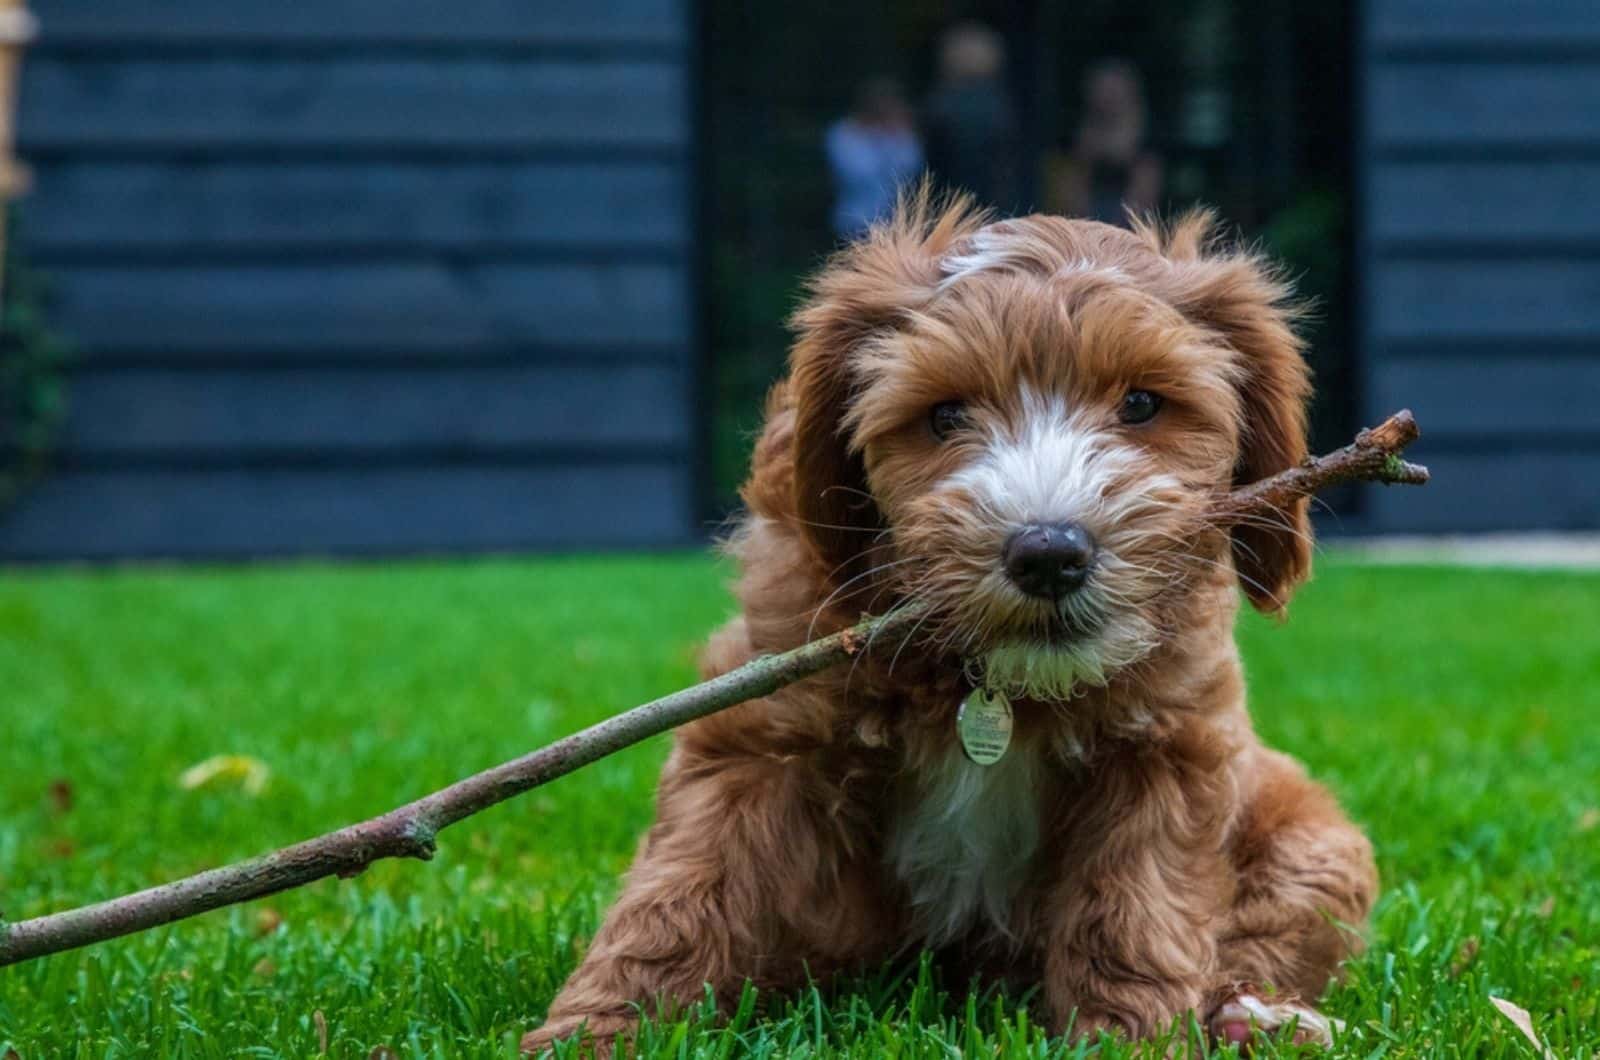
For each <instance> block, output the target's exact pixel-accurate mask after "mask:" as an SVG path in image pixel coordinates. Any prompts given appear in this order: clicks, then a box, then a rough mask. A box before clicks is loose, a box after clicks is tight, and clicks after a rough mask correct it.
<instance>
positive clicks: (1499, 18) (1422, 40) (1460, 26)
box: [1368, 0, 1600, 46]
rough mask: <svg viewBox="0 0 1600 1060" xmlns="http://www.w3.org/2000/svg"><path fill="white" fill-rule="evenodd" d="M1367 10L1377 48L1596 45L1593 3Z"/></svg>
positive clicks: (1443, 4)
mask: <svg viewBox="0 0 1600 1060" xmlns="http://www.w3.org/2000/svg"><path fill="white" fill-rule="evenodd" d="M1368 9H1369V10H1370V11H1371V16H1370V17H1371V20H1372V21H1371V30H1370V33H1371V38H1372V40H1373V42H1374V43H1376V44H1379V45H1383V46H1400V45H1409V46H1418V45H1440V44H1445V45H1463V44H1465V45H1505V44H1514V45H1529V44H1553V45H1562V46H1566V45H1570V44H1572V43H1575V42H1586V43H1590V44H1600V6H1596V4H1595V3H1594V0H1381V2H1380V3H1374V4H1371V5H1369V8H1368Z"/></svg>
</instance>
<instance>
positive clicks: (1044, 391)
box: [524, 196, 1377, 1050]
mask: <svg viewBox="0 0 1600 1060" xmlns="http://www.w3.org/2000/svg"><path fill="white" fill-rule="evenodd" d="M1286 296H1287V290H1286V288H1285V287H1284V286H1283V285H1282V284H1281V283H1280V282H1279V281H1278V280H1277V279H1276V278H1275V277H1274V274H1273V273H1272V272H1271V270H1270V269H1269V268H1268V267H1266V266H1265V265H1264V263H1263V262H1262V261H1261V260H1259V259H1258V258H1256V257H1254V256H1252V255H1250V254H1248V253H1242V252H1238V251H1230V250H1227V249H1224V248H1219V247H1218V246H1216V245H1215V243H1214V241H1213V239H1212V236H1211V222H1210V219H1209V218H1208V217H1206V216H1204V215H1196V216H1191V217H1189V218H1187V219H1185V220H1183V221H1180V222H1179V223H1178V224H1177V225H1176V226H1174V227H1173V228H1171V229H1170V230H1160V229H1157V228H1154V227H1150V226H1146V227H1141V228H1139V229H1137V230H1135V231H1125V230H1123V229H1119V228H1113V227H1110V226H1107V225H1102V224H1095V223H1091V222H1086V221H1073V220H1067V219H1064V218H1059V217H1044V216H1035V217H1027V218H1022V219H1019V220H1009V221H1001V222H997V223H993V224H984V223H983V219H982V218H981V217H978V216H975V215H974V214H973V213H972V212H971V211H969V210H967V209H965V208H963V207H962V206H960V205H959V204H958V205H956V206H953V207H946V208H939V207H936V206H932V205H929V203H928V200H927V198H926V197H925V196H922V197H918V198H916V199H914V200H912V201H911V202H909V203H907V204H906V205H904V206H903V207H902V209H901V211H900V213H899V215H898V217H897V218H896V219H895V220H894V221H893V222H891V223H889V224H887V225H884V226H882V227H880V228H878V229H876V230H874V231H873V232H872V233H871V234H870V235H869V236H867V237H866V238H865V239H864V240H863V241H861V242H860V243H858V244H856V245H854V246H852V247H849V248H848V249H846V250H844V251H843V252H841V253H840V254H839V255H838V256H837V257H836V258H835V259H834V260H833V261H832V262H831V263H830V264H829V265H828V266H827V267H826V268H825V269H824V270H823V271H822V272H821V274H820V275H819V276H818V277H817V278H816V280H815V282H814V283H813V285H812V294H811V298H810V300H809V302H808V304H807V305H806V306H805V307H804V308H802V309H801V311H800V312H799V313H798V314H797V316H796V318H795V325H796V328H797V331H798V341H797V342H796V345H795V347H794V351H793V355H792V361H791V370H790V374H789V378H788V379H787V381H785V382H783V383H781V384H779V386H778V387H777V388H776V389H775V390H774V392H773V394H772V398H771V401H770V407H769V409H768V416H767V424H766V429H765V432H764V433H763V435H762V437H761V440H760V443H759V445H758V447H757V450H756V454H755V461H754V469H753V471H752V474H751V477H750V481H749V483H748V484H747V485H746V487H745V490H744V499H745V501H746V504H747V505H748V508H749V514H748V516H747V517H746V519H745V520H744V522H743V525H742V526H741V527H740V529H739V530H738V531H737V533H736V534H735V535H734V537H733V539H732V541H731V544H730V549H731V552H732V554H733V555H734V556H735V557H736V558H737V559H738V561H739V564H740V568H741V575H740V579H739V582H738V589H737V592H738V597H739V600H740V603H741V604H742V609H743V613H742V614H741V615H740V617H738V618H736V619H734V620H733V621H732V622H731V623H730V624H729V625H728V626H727V627H725V628H724V629H723V630H721V631H720V632H719V633H717V634H716V635H715V637H713V639H712V641H711V643H710V645H709V647H708V648H707V651H706V655H705V664H704V666H705V671H706V673H707V675H713V674H717V673H721V672H724V671H726V670H728V669H731V668H733V667H735V666H737V665H739V664H740V663H743V662H745V661H746V660H748V659H750V658H752V657H753V656H756V655H759V654H762V653H766V652H777V651H782V650H784V649H787V648H792V647H794V646H796V645H798V644H800V643H802V642H803V641H805V640H807V639H808V638H811V637H813V636H817V635H820V634H823V633H827V632H831V631H833V630H837V629H840V628H842V627H844V626H846V625H849V624H851V623H853V622H855V621H856V620H857V619H858V618H860V617H861V616H862V614H863V613H864V612H867V611H875V612H882V611H884V610H887V609H888V608H890V607H893V606H895V605H896V604H898V603H901V602H904V601H911V600H917V601H922V602H924V603H925V604H927V605H929V606H930V607H931V611H930V614H929V617H928V619H927V620H926V622H925V624H924V625H923V626H922V627H921V628H920V630H919V631H918V633H917V634H916V635H915V636H914V637H913V638H912V639H911V640H910V641H908V642H907V644H906V646H905V647H904V648H903V649H902V650H900V651H898V652H889V651H882V652H874V653H870V654H869V655H868V656H866V657H863V658H862V659H861V661H860V662H859V663H858V664H857V665H855V666H854V667H852V668H849V669H845V668H841V669H839V670H838V671H837V672H830V673H826V674H823V675H821V676H818V677H815V678H812V679H809V680H807V681H804V682H801V683H800V684H797V685H794V686H791V687H789V688H786V689H783V690H782V691H780V692H777V693H775V694H773V695H772V696H769V697H768V698H766V699H763V700H759V701H756V702H752V703H748V704H746V705H744V706H741V707H737V708H735V709H733V710H729V711H726V712H724V713H722V714H718V715H715V716H713V717H709V718H706V719H704V720H702V721H699V722H696V723H694V724H692V725H689V726H687V727H685V728H684V729H683V730H682V731H680V732H679V733H678V737H677V743H676V746H675V748H674V750H673V752H672V756H671V758H670V759H669V760H668V762H667V765H666V768H665V770H664V772H663V774H662V778H661V785H660V792H659V805H658V819H657V821H656V823H655V825H654V827H653V828H651V830H650V832H649V834H648V835H647V836H646V837H645V840H644V842H643V844H642V846H641V847H640V850H639V853H638V857H637V859H636V861H635V862H634V865H633V869H632V871H631V872H630V873H629V875H628V879H627V885H626V887H625V889H624V890H623V893H622V896H621V897H620V898H619V899H618V900H617V903H616V906H615V908H613V909H612V910H611V912H610V915H609V916H608V917H607V918H606V921H605V925H604V926H603V927H602V928H601V930H600V932H599V934H598V935H597V936H596V937H595V939H594V942H593V945H592V946H591V947H590V948H589V951H588V954H587V955H586V957H585V958H584V960H583V963H582V965H581V966H580V967H579V968H578V970H577V971H576V972H575V973H574V974H573V976H572V978H571V980H570V981H569V982H568V983H567V984H566V986H565V988H564V989H563V990H562V991H561V993H560V995H559V996H558V997H557V998H556V999H555V1002H554V1003H553V1004H552V1005H551V1008H550V1014H549V1018H548V1020H547V1022H546V1023H545V1025H544V1026H543V1027H542V1028H541V1029H540V1030H538V1031H537V1032H535V1033H533V1034H531V1035H529V1036H528V1038H527V1039H526V1040H525V1041H524V1047H525V1048H527V1049H529V1050H536V1049H539V1048H542V1047H544V1046H545V1045H547V1044H548V1043H549V1042H551V1041H553V1040H556V1039H558V1038H562V1037H564V1036H568V1035H572V1034H574V1033H577V1032H580V1031H586V1032H587V1033H588V1034H589V1035H592V1036H593V1038H594V1039H595V1041H596V1044H597V1045H598V1046H599V1047H600V1048H601V1049H602V1050H604V1049H605V1048H606V1047H607V1045H608V1044H609V1042H610V1040H611V1039H612V1038H613V1036H615V1035H616V1034H617V1033H618V1032H626V1031H627V1029H628V1027H629V1026H630V1024H631V1022H632V1021H633V1020H634V1018H635V1014H636V1011H637V1006H638V1005H640V1004H643V1005H646V1006H648V1007H650V1008H651V1009H653V1008H654V1006H658V1005H666V1006H672V1005H678V1004H682V1003H684V1002H692V1001H694V1000H697V999H699V998H701V997H703V996H704V990H705V986H704V984H708V983H709V984H710V986H711V988H712V989H713V990H714V991H715V992H716V994H717V996H718V997H719V998H720V999H723V1000H724V1001H728V1000H731V999H733V998H735V997H736V996H737V994H738V992H739V990H740V988H741V986H742V984H743V983H744V982H745V981H746V980H751V981H753V982H755V983H756V984H757V985H759V986H762V987H768V988H779V989H781V988H786V987H793V986H796V985H797V984H801V983H803V982H804V981H805V978H806V976H807V975H811V976H826V975H828V974H830V973H833V972H837V971H840V970H843V969H849V968H856V967H860V966H863V965H871V964H872V963H874V962H879V961H883V960H885V959H888V958H891V957H893V956H895V955H897V954H903V953H906V952H915V950H916V949H917V948H920V947H929V948H932V949H935V950H938V951H942V952H943V953H945V954H947V955H949V956H950V957H951V958H952V959H954V960H958V961H962V962H965V963H964V966H965V967H969V968H972V969H974V970H981V971H985V972H990V973H994V974H1000V975H1004V976H1006V977H1008V978H1010V979H1013V980H1016V981H1019V982H1023V983H1030V984H1038V985H1039V987H1040V988H1041V989H1040V993H1039V998H1040V1002H1041V1003H1042V1005H1043V1006H1044V1007H1045V1009H1046V1013H1047V1015H1048V1018H1049V1019H1050V1021H1051V1022H1052V1024H1053V1025H1054V1026H1055V1027H1056V1028H1057V1029H1058V1030H1062V1031H1070V1032H1072V1033H1074V1034H1092V1033H1094V1032H1096V1031H1098V1030H1100V1029H1103V1028H1109V1029H1114V1030H1115V1029H1120V1030H1121V1031H1123V1032H1125V1033H1127V1034H1129V1035H1132V1036H1142V1035H1149V1034H1152V1033H1154V1032H1158V1031H1160V1030H1162V1029H1163V1028H1165V1027H1166V1026H1168V1025H1169V1024H1170V1023H1171V1021H1172V1020H1173V1019H1174V1018H1175V1017H1178V1016H1180V1015H1182V1014H1185V1013H1189V1012H1194V1013H1197V1014H1198V1016H1199V1017H1200V1018H1201V1019H1203V1020H1207V1021H1209V1024H1210V1027H1211V1030H1212V1033H1213V1034H1214V1035H1215V1036H1216V1037H1218V1038H1219V1039H1223V1040H1244V1039H1246V1038H1248V1036H1249V1034H1250V1028H1251V1024H1252V1023H1256V1024H1258V1025H1265V1026H1267V1027H1272V1026H1276V1025H1278V1024H1281V1023H1283V1022H1284V1021H1286V1020H1289V1019H1298V1020H1299V1021H1300V1033H1301V1034H1302V1035H1303V1036H1306V1037H1309V1038H1320V1037H1325V1036H1326V1035H1327V1021H1326V1020H1324V1019H1323V1018H1322V1017H1320V1016H1319V1015H1317V1013H1315V1012H1314V1011H1313V1010H1311V1009H1310V1008H1309V1007H1307V1006H1306V1002H1309V1001H1311V1000H1314V999H1315V998H1316V997H1317V996H1318V995H1319V994H1320V993H1321V991H1322V990H1323V988H1324V987H1325V986H1326V985H1327V983H1328V981H1329V979H1330V977H1331V976H1332V975H1333V974H1334V972H1335V971H1336V968H1337V965H1338V963H1339V961H1340V959H1341V958H1342V957H1344V956H1345V955H1346V954H1347V953H1348V952H1349V951H1350V947H1351V946H1352V944H1353V943H1354V942H1355V941H1356V939H1355V936H1354V935H1353V933H1351V932H1350V931H1349V927H1350V926H1352V925H1360V924H1361V922H1362V921H1363V920H1364V918H1365V917H1366V914H1367V911H1368V908H1369V906H1370V905H1371V903H1372V900H1373V896H1374V891H1375V889H1376V885H1377V881H1376V874H1375V870H1374V867H1373V862H1372V855H1371V850H1370V847H1369V845H1368V843H1367V840H1366V839H1365V838H1364V837H1363V836H1362V834H1361V833H1360V832H1359V831H1358V830H1357V829H1356V828H1355V827H1353V826H1352V825H1351V824H1350V822H1349V821H1348V820H1346V819H1345V817H1344V815H1343V814H1342V813H1341V812H1340V810H1339V807H1338V806H1337V805H1336V804H1335V802H1334V800H1333V798H1332V797H1331V796H1330V795H1329V794H1328V793H1327V792H1326V791H1324V790H1323V789H1322V788H1321V787H1319V786H1318V785H1317V784H1315V783H1313V782H1312V781H1311V780H1309V779H1307V777H1306V775H1305V772H1304V771H1303V770H1302V769H1301V767H1300V766H1299V765H1298V764H1297V763H1296V762H1295V761H1293V760H1292V759H1290V758H1288V757H1286V756H1284V755H1282V754H1279V753H1277V752H1275V751H1272V750H1269V749H1268V748H1266V747H1264V746H1262V745H1261V743H1260V742H1259V741H1258V740H1257V738H1256V735H1255V733H1254V731H1253V730H1252V728H1251V724H1250V716H1249V714H1248V713H1247V711H1246V708H1245V690H1244V679H1243V676H1242V674H1241V670H1240V664H1239V655H1238V652H1237V650H1236V649H1235V646H1234V639H1233V624H1234V616H1235V611H1236V609H1237V595H1236V589H1235V586H1236V585H1239V586H1242V587H1243V589H1244V593H1245V595H1246V596H1247V597H1248V598H1249V599H1250V600H1251V602H1252V603H1253V604H1254V605H1255V606H1256V607H1258V608H1261V609H1263V610H1266V611H1270V612H1278V611H1281V610H1282V608H1283V607H1284V605H1285V603H1286V601H1287V599H1288V597H1289V594H1290V593H1291V591H1292V590H1293V589H1294V588H1295V586H1296V585H1298V584H1299V583H1300V582H1301V581H1303V580H1304V579H1305V577H1306V576H1307V574H1308V573H1309V570H1310V558H1311V538H1310V532H1309V530H1310V528H1309V524H1308V521H1307V519H1306V513H1305V510H1304V505H1303V504H1302V505H1301V506H1300V507H1299V509H1298V510H1296V511H1293V512H1290V513H1287V514H1286V515H1285V517H1284V518H1283V519H1282V520H1280V521H1270V520H1264V521H1259V522H1256V523H1252V524H1250V525H1246V526H1244V527H1243V528H1241V529H1237V530H1235V531H1233V532H1231V533H1229V532H1227V531H1225V530H1221V529H1218V528H1216V527H1214V526H1211V525H1209V524H1208V522H1207V520H1206V512H1207V510H1208V508H1209V507H1210V505H1211V504H1212V502H1213V501H1214V500H1215V499H1216V498H1217V497H1218V496H1219V495H1221V494H1223V493H1226V492H1227V491H1228V490H1230V489H1231V488H1233V487H1234V486H1236V485H1238V484H1240V483H1245V482H1250V481H1253V480H1255V479H1258V478H1261V477H1263V476H1266V475H1270V474H1273V473H1275V472H1277V471H1280V470H1282V469H1284V468H1286V467H1289V466H1290V465H1292V464H1294V463H1296V462H1297V461H1299V460H1301V459H1302V458H1303V457H1304V456H1305V455H1306V445H1305V414H1304V403H1305V399H1306V396H1307V393H1308V382H1307V371H1306V368H1305V364H1304V362H1303V361H1302V359H1301V355H1300V344H1299V342H1298V340H1297V339H1296V337H1295V335H1294V333H1293V331H1292V329H1291V326H1290V325H1291V319H1290V318H1291V315H1292V314H1291V311H1290V310H1289V309H1288V308H1287V307H1286V304H1285V299H1286Z"/></svg>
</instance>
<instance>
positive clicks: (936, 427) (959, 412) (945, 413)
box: [928, 401, 968, 442]
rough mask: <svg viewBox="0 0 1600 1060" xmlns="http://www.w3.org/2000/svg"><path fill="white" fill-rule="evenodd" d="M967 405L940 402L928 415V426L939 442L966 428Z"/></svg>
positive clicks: (962, 402) (955, 402) (957, 402)
mask: <svg viewBox="0 0 1600 1060" xmlns="http://www.w3.org/2000/svg"><path fill="white" fill-rule="evenodd" d="M967 423H968V419H967V403H966V402H964V401H941V402H939V403H938V404H937V405H935V406H933V409H932V410H931V411H930V412H929V413H928V426H929V427H931V428H933V436H934V437H935V438H937V439H939V440H940V441H941V442H942V441H944V440H945V439H946V438H948V437H950V436H951V435H952V434H954V433H956V432H957V431H959V430H961V429H963V428H965V427H966V426H967Z"/></svg>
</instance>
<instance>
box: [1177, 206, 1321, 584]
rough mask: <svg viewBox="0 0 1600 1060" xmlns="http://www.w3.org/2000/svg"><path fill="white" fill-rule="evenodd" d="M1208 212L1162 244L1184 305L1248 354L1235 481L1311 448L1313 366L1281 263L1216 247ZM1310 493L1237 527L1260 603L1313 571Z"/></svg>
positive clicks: (1236, 543)
mask: <svg viewBox="0 0 1600 1060" xmlns="http://www.w3.org/2000/svg"><path fill="white" fill-rule="evenodd" d="M1213 231H1214V222H1213V219H1212V217H1211V215H1209V214H1207V213H1203V212H1202V213H1195V214H1191V215H1189V216H1188V217H1185V218H1183V219H1182V220H1180V221H1179V222H1178V223H1177V224H1176V225H1175V226H1174V227H1173V228H1172V229H1171V230H1170V231H1168V232H1167V233H1166V234H1165V236H1164V246H1163V247H1162V248H1161V249H1162V251H1163V253H1165V254H1166V256H1167V258H1168V259H1169V260H1170V261H1171V262H1172V265H1173V270H1174V273H1175V278H1176V280H1177V282H1178V284H1179V292H1178V295H1177V301H1178V303H1179V304H1178V308H1179V309H1180V310H1181V311H1182V312H1183V313H1184V314H1185V315H1187V316H1188V317H1190V318H1191V319H1193V320H1196V321H1198V322H1199V323H1202V324H1204V325H1205V326H1206V327H1208V328H1211V329H1212V330H1213V331H1215V332H1217V334H1219V335H1220V336H1222V338H1223V339H1224V341H1226V342H1227V343H1228V345H1229V346H1231V347H1233V349H1234V350H1236V351H1237V352H1238V353H1239V355H1240V367H1241V369H1242V375H1241V378H1240V381H1239V383H1238V388H1239V397H1240V406H1241V410H1242V415H1241V423H1240V425H1239V426H1240V440H1239V462H1238V464H1237V466H1236V467H1235V468H1234V476H1233V484H1234V486H1235V487H1236V488H1237V487H1239V486H1243V485H1246V484H1248V483H1251V482H1255V481H1257V480H1258V479H1263V478H1266V477H1267V476H1269V475H1275V474H1277V473H1278V472H1280V471H1283V470H1285V469H1287V468H1290V467H1293V466H1294V465H1296V464H1298V463H1300V462H1301V461H1302V460H1304V459H1305V458H1306V402H1307V400H1308V398H1309V397H1310V394H1311V372H1310V369H1309V368H1308V367H1307V366H1306V362H1305V358H1304V357H1303V356H1302V350H1303V346H1304V344H1303V343H1302V342H1301V340H1300V337H1299V336H1298V335H1296V334H1295V331H1294V327H1293V325H1294V323H1295V321H1296V319H1297V318H1298V316H1299V313H1300V310H1299V309H1298V307H1297V306H1296V305H1295V304H1294V303H1293V302H1292V300H1291V298H1292V292H1291V290H1290V288H1289V286H1288V284H1287V283H1285V282H1284V281H1283V279H1282V278H1281V276H1280V275H1279V273H1278V271H1277V270H1276V269H1275V268H1274V267H1273V266H1272V265H1271V264H1270V263H1269V262H1267V261H1265V260H1264V259H1263V258H1261V257H1260V256H1259V255H1256V254H1252V253H1248V252H1243V251H1227V250H1216V249H1214V242H1213ZM1309 508H1310V501H1309V499H1308V498H1307V499H1301V500H1298V501H1296V502H1294V503H1293V504H1292V505H1291V506H1289V507H1288V508H1286V509H1285V510H1283V511H1282V512H1280V513H1278V514H1276V515H1274V516H1270V517H1268V518H1267V519H1264V520H1260V521H1257V522H1254V523H1251V524H1248V525H1244V526H1241V527H1239V528H1237V529H1236V530H1234V532H1233V560H1234V567H1235V569H1237V570H1238V572H1239V581H1240V583H1241V585H1242V587H1243V588H1244V591H1245V595H1247V596H1248V597H1249V598H1250V601H1251V603H1253V604H1254V605H1255V606H1256V608H1257V610H1260V611H1265V612H1269V613H1277V612H1281V611H1282V610H1283V609H1284V608H1285V607H1286V606H1287V605H1288V602H1289V597H1290V596H1291V595H1292V594H1293V592H1294V590H1295V588H1296V587H1297V586H1298V585H1299V584H1300V583H1301V582H1303V581H1305V579H1306V578H1307V577H1308V576H1309V575H1310V573H1311V519H1310V515H1309Z"/></svg>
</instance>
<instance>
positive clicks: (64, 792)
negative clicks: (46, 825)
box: [49, 777, 76, 813]
mask: <svg viewBox="0 0 1600 1060" xmlns="http://www.w3.org/2000/svg"><path fill="white" fill-rule="evenodd" d="M49 793H50V808H51V809H53V810H55V812H56V813H70V812H71V811H72V804H73V802H75V801H76V799H75V797H74V794H75V793H74V789H73V787H72V781H70V780H68V779H67V778H65V777H57V778H56V779H55V780H52V781H51V782H50V792H49Z"/></svg>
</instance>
